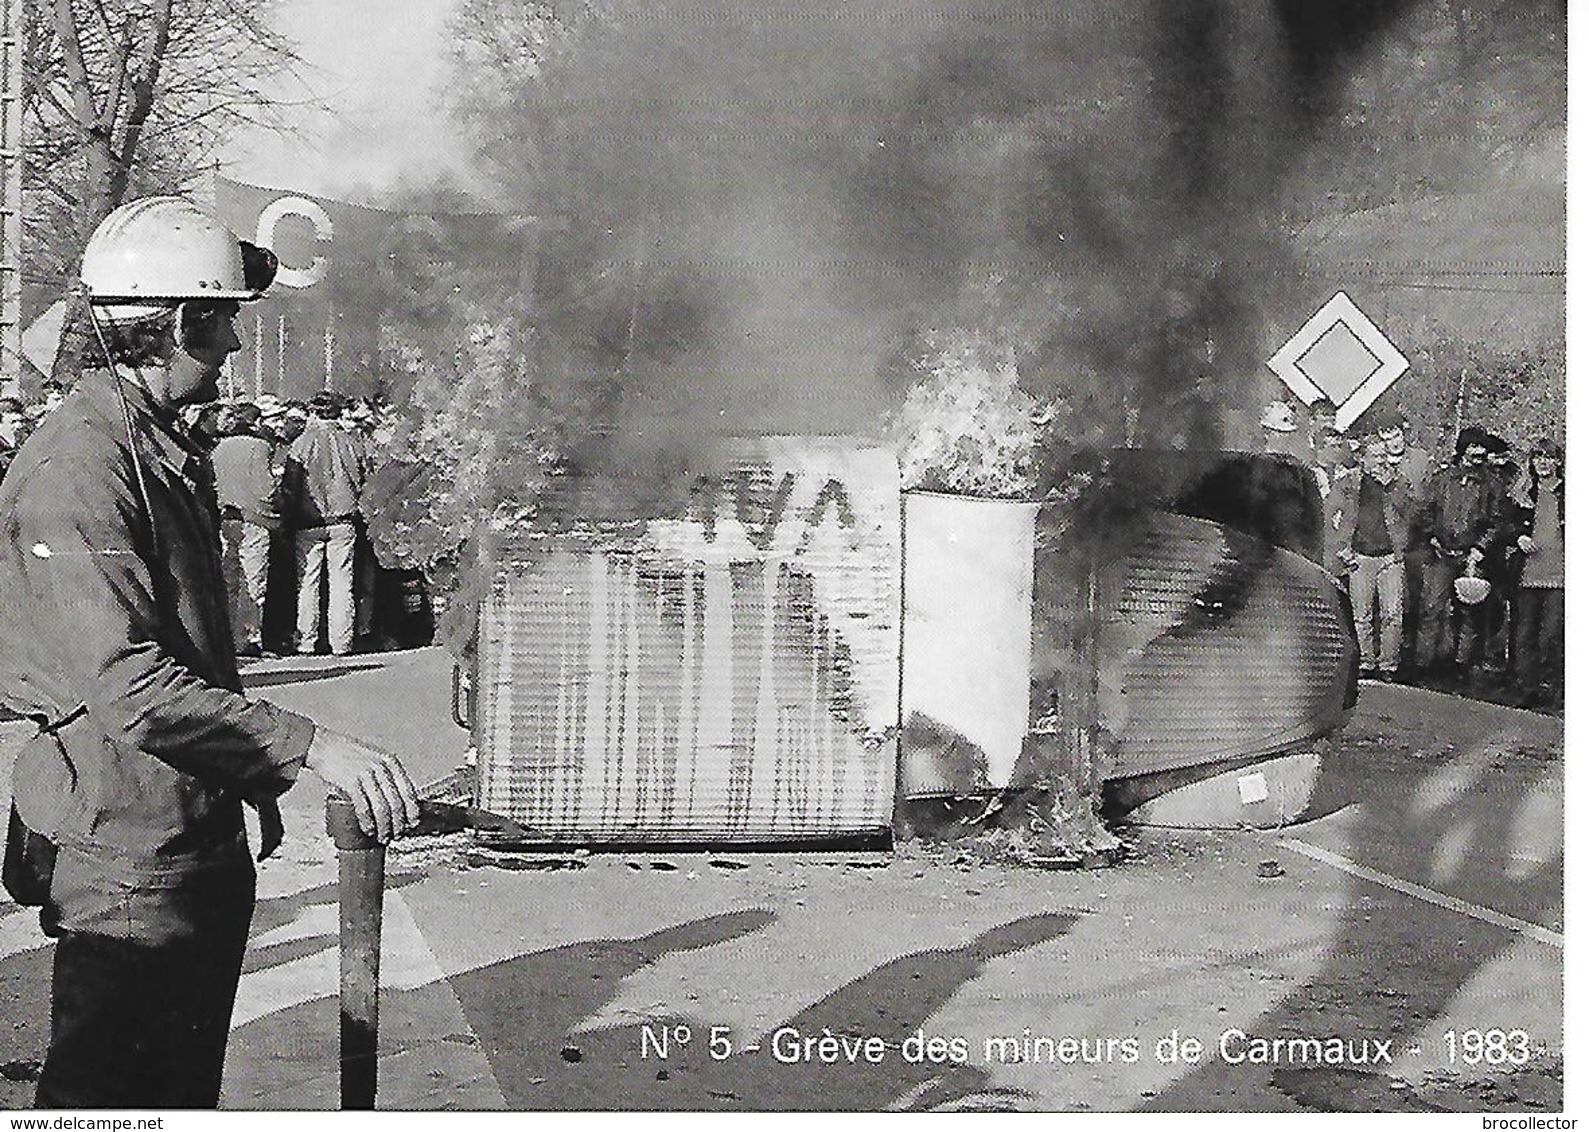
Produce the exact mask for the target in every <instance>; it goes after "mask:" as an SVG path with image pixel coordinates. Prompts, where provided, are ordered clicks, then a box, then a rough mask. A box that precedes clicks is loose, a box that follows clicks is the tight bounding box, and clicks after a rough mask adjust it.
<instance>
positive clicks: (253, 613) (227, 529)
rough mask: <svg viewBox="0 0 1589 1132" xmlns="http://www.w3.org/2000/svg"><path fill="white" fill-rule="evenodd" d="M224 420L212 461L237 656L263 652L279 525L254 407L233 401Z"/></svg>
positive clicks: (265, 445) (273, 486)
mask: <svg viewBox="0 0 1589 1132" xmlns="http://www.w3.org/2000/svg"><path fill="white" fill-rule="evenodd" d="M226 423H227V427H226V428H225V429H224V435H223V436H222V437H221V439H220V441H219V442H218V443H217V444H216V446H215V453H214V455H213V456H212V459H213V461H214V463H215V491H216V495H217V496H218V497H219V500H220V505H221V551H222V563H223V565H224V566H225V574H226V584H227V592H228V596H229V597H230V599H231V609H232V635H233V638H234V639H235V640H236V642H237V653H238V655H239V656H260V655H262V654H263V653H264V650H265V646H264V635H263V634H264V623H265V598H266V586H267V582H268V578H269V572H270V539H271V534H272V533H273V532H274V531H275V530H276V529H277V528H278V527H279V526H280V525H281V514H280V511H279V508H278V502H277V496H276V491H277V478H276V475H275V473H274V469H273V468H272V466H271V452H270V444H269V442H268V441H266V440H264V439H262V438H261V437H260V436H259V430H260V412H259V407H258V406H257V405H252V404H249V403H248V402H246V401H245V402H242V403H240V404H237V405H234V406H233V407H232V409H231V412H230V413H229V414H228V420H227V422H226Z"/></svg>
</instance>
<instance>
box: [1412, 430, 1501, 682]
mask: <svg viewBox="0 0 1589 1132" xmlns="http://www.w3.org/2000/svg"><path fill="white" fill-rule="evenodd" d="M1489 453H1490V448H1489V445H1488V444H1487V443H1486V441H1485V438H1484V433H1483V431H1482V430H1481V429H1477V428H1471V427H1470V428H1465V429H1463V430H1462V431H1461V432H1460V433H1459V434H1458V435H1457V447H1456V458H1455V462H1454V463H1452V464H1451V465H1449V466H1447V467H1444V468H1441V469H1440V470H1439V471H1438V472H1436V473H1435V474H1434V476H1433V477H1431V479H1430V481H1429V491H1428V494H1427V495H1426V497H1425V498H1424V499H1423V501H1422V502H1421V503H1420V504H1419V507H1418V516H1419V518H1418V521H1417V522H1416V523H1415V524H1414V525H1415V527H1416V528H1417V529H1418V530H1420V531H1425V532H1428V539H1429V546H1430V550H1431V552H1432V556H1431V558H1430V561H1429V566H1428V569H1427V570H1426V571H1425V574H1424V590H1423V611H1422V617H1421V626H1420V629H1419V640H1418V649H1419V663H1420V666H1421V667H1423V668H1424V669H1426V670H1429V669H1433V670H1439V669H1442V668H1447V667H1449V666H1451V665H1453V664H1454V665H1455V666H1456V668H1458V669H1460V670H1463V672H1464V674H1465V673H1466V670H1467V669H1468V668H1469V667H1470V666H1471V665H1472V663H1473V660H1474V657H1475V655H1476V654H1477V652H1478V650H1479V647H1480V644H1479V640H1478V629H1479V621H1478V618H1477V617H1476V615H1475V608H1474V606H1472V605H1467V604H1465V603H1463V602H1460V601H1456V600H1455V599H1454V592H1455V587H1456V580H1457V578H1458V577H1460V576H1462V575H1463V574H1473V575H1477V574H1479V573H1480V568H1481V566H1482V564H1483V562H1484V559H1485V556H1486V555H1487V554H1488V552H1489V551H1490V549H1491V548H1492V547H1493V545H1494V544H1495V542H1496V540H1497V539H1498V538H1499V537H1500V535H1501V517H1500V509H1501V493H1500V492H1498V491H1497V490H1496V487H1495V477H1494V475H1492V474H1491V472H1490V467H1489Z"/></svg>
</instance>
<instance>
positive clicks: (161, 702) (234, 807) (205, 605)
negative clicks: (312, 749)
mask: <svg viewBox="0 0 1589 1132" xmlns="http://www.w3.org/2000/svg"><path fill="white" fill-rule="evenodd" d="M115 380H116V379H115V378H114V377H112V376H111V375H109V374H107V373H104V372H96V373H90V374H87V375H85V376H84V377H83V378H82V380H81V381H79V383H78V385H77V388H76V389H75V390H74V391H73V392H72V393H71V394H70V395H69V396H68V397H67V399H66V401H65V402H64V403H63V404H62V405H61V406H60V408H58V409H57V410H56V411H55V412H53V413H52V414H51V415H50V417H49V419H48V420H47V421H46V422H45V423H44V425H43V426H42V427H41V428H40V429H39V431H38V432H37V433H36V434H35V435H34V436H33V437H32V438H31V439H30V440H29V443H28V444H26V445H25V446H24V447H23V449H22V450H21V452H19V453H18V455H17V459H16V462H15V463H14V464H13V466H12V468H11V472H10V474H9V475H8V476H7V477H6V481H5V483H4V485H0V701H3V702H4V703H5V705H6V706H7V707H9V708H11V709H12V710H13V711H16V712H19V713H21V714H23V715H28V716H32V717H35V718H36V719H38V720H39V721H40V722H41V723H43V722H52V721H58V720H61V719H64V718H69V717H71V716H72V715H74V714H76V709H77V708H78V707H79V706H80V705H81V706H85V707H86V712H85V713H81V714H79V715H78V718H76V719H75V721H73V722H71V723H68V724H67V725H66V726H64V727H63V728H62V729H61V730H60V731H59V732H58V733H57V734H55V735H49V734H40V735H39V736H38V737H36V738H35V739H33V740H32V741H30V742H29V743H28V744H27V745H26V746H25V747H24V749H23V751H22V753H21V755H20V756H19V758H18V761H17V766H16V771H15V787H14V792H15V797H16V804H17V808H18V810H19V811H20V812H21V814H22V816H23V818H24V819H25V820H26V821H27V823H28V824H29V825H30V826H32V827H33V828H34V829H36V830H38V831H40V832H41V833H44V834H46V835H47V836H49V837H50V838H51V839H52V840H54V841H56V842H57V843H59V844H61V845H62V846H67V847H71V848H74V849H77V850H80V851H83V852H87V853H90V854H92V855H94V856H95V857H96V859H100V860H103V861H115V862H117V863H118V864H119V866H120V867H121V868H122V869H123V870H125V872H126V873H127V874H128V875H136V876H167V875H182V874H184V873H187V872H190V871H196V870H199V869H202V868H204V867H206V866H207V865H209V864H210V863H212V862H213V861H214V860H215V859H216V857H217V855H218V854H222V853H224V852H228V851H235V848H236V846H237V845H238V842H239V839H240V836H241V832H242V808H241V802H242V801H243V800H244V799H245V798H247V799H249V800H251V801H256V802H261V803H268V802H269V801H271V800H273V799H274V798H275V797H276V796H277V795H279V794H280V793H281V792H282V791H284V790H286V789H287V787H288V786H289V785H291V783H292V782H293V779H294V778H295V776H296V775H297V774H298V772H299V770H300V769H301V768H302V766H303V764H304V759H305V757H306V755H307V752H308V749H309V743H310V740H311V738H312V737H313V734H314V725H313V723H312V722H311V721H310V720H308V719H306V718H305V717H303V716H300V715H297V714H295V713H293V712H289V711H285V710H283V709H281V708H278V707H276V706H274V705H273V704H269V703H266V702H264V701H250V700H249V699H247V698H246V697H245V696H243V694H242V683H241V681H240V680H239V678H238V673H237V662H236V657H235V654H234V651H233V644H232V636H231V626H230V622H229V618H228V610H227V602H226V588H225V585H224V583H223V581H222V576H221V561H220V546H219V538H218V534H217V529H218V518H217V513H216V504H215V496H214V486H213V474H212V472H211V469H210V463H209V460H208V459H207V458H206V457H204V456H203V455H202V453H200V452H199V451H198V450H197V449H196V448H194V447H193V446H192V445H191V443H190V442H188V441H186V440H185V439H184V438H183V437H182V436H181V435H180V434H179V433H178V432H176V431H175V429H174V428H173V427H172V426H171V425H170V424H168V423H167V422H165V421H164V420H163V419H162V418H161V415H160V414H159V413H158V411H157V410H156V409H155V407H154V406H153V404H152V403H151V402H150V400H149V398H148V396H147V395H146V394H145V393H144V392H143V390H142V389H140V388H138V387H136V386H133V385H126V386H125V387H124V388H125V389H126V393H127V396H128V401H129V403H130V408H131V419H132V433H133V435H134V436H136V437H137V444H138V452H139V460H138V462H137V463H136V464H135V461H134V458H133V450H132V448H131V446H130V444H129V439H128V430H127V428H126V426H125V424H124V423H123V419H122V413H121V406H120V403H119V401H118V398H117V396H116V392H115V386H114V384H113V382H114V381H115ZM139 466H141V469H142V473H143V480H144V484H145V487H146V490H147V493H148V503H147V509H146V505H145V502H144V499H143V493H142V492H141V491H140V490H139V485H138V467H139Z"/></svg>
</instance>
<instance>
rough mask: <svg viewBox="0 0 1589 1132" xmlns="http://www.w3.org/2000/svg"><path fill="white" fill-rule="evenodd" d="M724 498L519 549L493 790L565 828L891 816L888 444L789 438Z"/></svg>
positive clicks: (492, 676) (771, 826)
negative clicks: (708, 510) (632, 526)
mask: <svg viewBox="0 0 1589 1132" xmlns="http://www.w3.org/2000/svg"><path fill="white" fill-rule="evenodd" d="M768 448H769V449H770V450H769V451H764V453H763V456H762V459H761V461H760V462H758V463H756V464H754V465H741V466H740V467H737V468H735V469H734V470H733V471H732V472H731V473H729V474H727V475H726V476H724V477H723V479H722V481H721V482H722V484H723V485H724V487H725V490H719V491H718V492H716V493H715V497H714V498H715V500H716V503H715V505H714V511H713V513H712V515H711V516H710V521H707V518H706V516H697V517H695V518H691V519H676V518H668V519H657V520H652V521H650V522H649V523H647V524H645V527H644V531H643V533H640V534H638V535H635V534H626V535H621V536H620V535H616V534H613V533H611V532H609V533H607V534H594V533H585V534H558V535H548V536H546V537H544V538H539V539H534V540H529V541H526V542H521V543H519V544H516V545H514V546H510V547H508V548H505V549H504V550H503V551H501V552H500V553H499V554H498V556H497V564H496V566H495V568H494V579H493V587H492V592H491V595H490V598H489V600H488V602H487V603H486V606H485V608H484V609H483V610H482V616H481V638H480V651H479V672H478V680H479V683H478V687H479V690H480V698H479V704H480V720H479V726H480V741H481V746H482V750H481V758H480V791H481V801H482V804H484V805H485V806H487V807H488V808H490V809H493V810H498V811H501V812H503V813H507V814H510V815H511V816H513V817H514V818H516V819H517V820H519V821H521V822H523V823H525V824H526V825H529V826H531V827H532V828H535V829H537V830H540V831H544V832H545V833H546V834H547V835H548V836H549V837H550V838H553V839H558V840H574V841H579V840H592V841H730V842H732V841H739V842H747V841H773V840H786V839H800V838H811V837H821V836H832V835H841V834H847V833H862V832H869V831H874V830H878V829H882V828H885V827H886V826H887V825H888V824H889V820H890V817H891V815H892V811H893V802H894V764H895V758H896V753H895V744H896V726H897V720H898V715H899V703H898V681H899V675H898V673H899V603H900V598H899V571H900V561H899V536H898V531H899V498H898V491H897V486H896V482H897V471H896V469H895V467H894V464H893V460H892V458H891V457H889V456H887V454H885V453H880V452H875V451H866V450H854V449H848V450H847V449H845V448H843V447H840V446H836V445H834V444H832V443H831V442H827V443H820V442H808V443H806V444H800V443H795V442H789V441H773V442H769V445H768Z"/></svg>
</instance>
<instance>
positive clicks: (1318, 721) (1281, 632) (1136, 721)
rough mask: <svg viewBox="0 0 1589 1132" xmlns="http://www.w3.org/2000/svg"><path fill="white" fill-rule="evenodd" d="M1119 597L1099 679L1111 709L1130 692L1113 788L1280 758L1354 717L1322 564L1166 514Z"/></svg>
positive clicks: (1347, 640)
mask: <svg viewBox="0 0 1589 1132" xmlns="http://www.w3.org/2000/svg"><path fill="white" fill-rule="evenodd" d="M1119 584H1120V589H1119V591H1118V592H1119V595H1120V596H1119V599H1118V601H1117V602H1116V604H1115V608H1114V611H1113V614H1112V615H1111V617H1110V618H1109V619H1108V622H1107V624H1106V626H1105V630H1104V638H1105V639H1106V640H1108V641H1109V642H1110V647H1109V649H1108V650H1106V656H1105V657H1104V658H1102V660H1103V664H1104V666H1105V671H1104V673H1103V674H1102V675H1101V679H1100V694H1101V695H1103V696H1104V697H1105V699H1106V700H1107V698H1108V696H1109V692H1110V690H1111V689H1113V690H1116V691H1117V692H1119V691H1123V693H1124V695H1123V700H1122V699H1120V698H1119V697H1118V696H1117V697H1116V699H1115V702H1114V711H1115V712H1116V714H1115V716H1114V717H1113V719H1111V720H1110V722H1111V724H1112V726H1111V730H1112V731H1113V732H1114V735H1115V738H1116V741H1117V746H1116V748H1115V757H1116V761H1115V765H1114V766H1113V768H1112V770H1111V772H1110V776H1111V777H1126V776H1130V775H1137V774H1145V773H1148V772H1151V771H1158V770H1166V769H1171V768H1176V767H1187V766H1195V765H1198V764H1202V763H1212V762H1218V761H1221V760H1224V759H1229V758H1235V757H1240V756H1251V755H1259V754H1265V753H1268V752H1273V751H1279V750H1281V749H1283V748H1285V747H1288V746H1290V745H1292V744H1295V743H1298V742H1301V741H1304V740H1307V739H1311V738H1314V737H1315V736H1318V735H1320V734H1323V733H1324V732H1326V731H1328V730H1329V729H1330V728H1332V727H1334V726H1336V725H1338V724H1339V723H1340V722H1342V721H1343V719H1344V718H1345V712H1346V706H1345V705H1346V702H1347V698H1348V697H1347V686H1348V684H1349V682H1350V681H1351V679H1352V671H1351V669H1352V656H1353V647H1354V646H1353V642H1352V636H1351V627H1350V625H1349V624H1348V623H1347V621H1346V619H1345V616H1344V614H1343V612H1342V607H1341V604H1340V598H1339V594H1338V591H1337V590H1336V587H1335V583H1334V582H1333V581H1332V580H1331V579H1330V578H1329V577H1328V576H1327V575H1326V574H1325V573H1324V571H1323V570H1322V569H1320V568H1319V567H1318V566H1317V565H1316V564H1315V563H1313V562H1310V561H1308V560H1307V559H1305V558H1303V557H1301V556H1300V555H1297V554H1293V553H1292V552H1290V551H1287V550H1280V549H1276V548H1274V547H1271V546H1268V545H1266V544H1264V543H1262V542H1260V541H1258V540H1257V539H1253V538H1251V537H1249V536H1247V535H1243V534H1241V533H1239V532H1237V531H1233V530H1231V529H1230V528H1228V527H1222V526H1219V525H1217V524H1214V523H1209V522H1206V521H1204V520H1201V519H1190V518H1186V517H1184V516H1180V515H1167V514H1160V515H1156V516H1155V517H1154V520H1153V522H1152V523H1151V524H1149V526H1148V528H1147V529H1146V531H1145V532H1144V533H1143V536H1142V537H1141V539H1140V540H1139V541H1138V543H1137V545H1136V547H1135V548H1134V549H1133V552H1132V554H1131V557H1130V559H1129V561H1128V562H1127V563H1125V565H1124V569H1123V576H1122V577H1121V579H1120V582H1119ZM1105 710H1106V715H1107V713H1108V709H1107V708H1106V709H1105Z"/></svg>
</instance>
